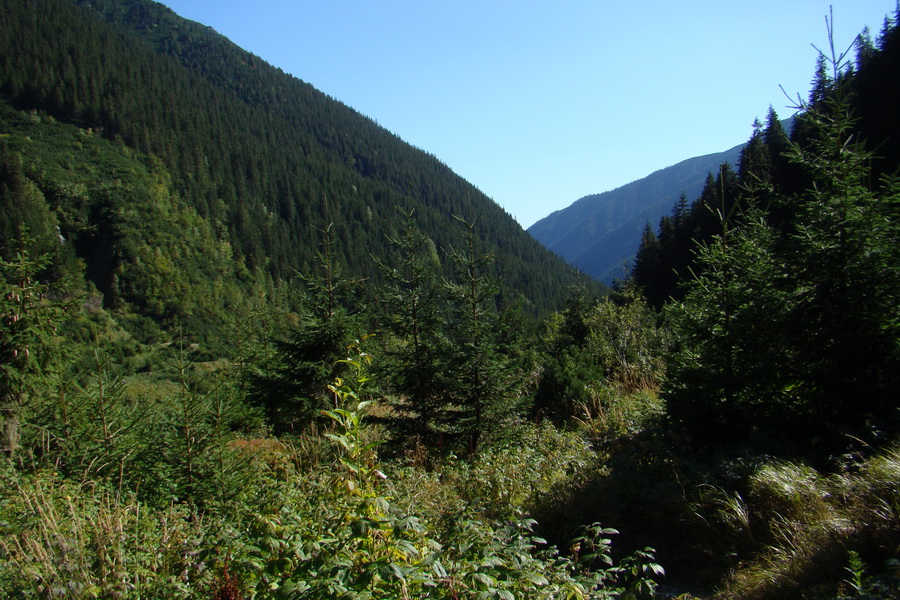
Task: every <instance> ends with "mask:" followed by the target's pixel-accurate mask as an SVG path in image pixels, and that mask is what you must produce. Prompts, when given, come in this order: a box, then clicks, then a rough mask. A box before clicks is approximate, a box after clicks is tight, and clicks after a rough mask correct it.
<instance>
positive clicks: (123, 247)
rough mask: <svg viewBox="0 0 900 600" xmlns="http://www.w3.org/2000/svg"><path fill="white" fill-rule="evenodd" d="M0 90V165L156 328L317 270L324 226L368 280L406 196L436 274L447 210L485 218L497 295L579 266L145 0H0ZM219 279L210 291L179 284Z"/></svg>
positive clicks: (91, 269) (91, 275)
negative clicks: (501, 285) (500, 288)
mask: <svg viewBox="0 0 900 600" xmlns="http://www.w3.org/2000/svg"><path fill="white" fill-rule="evenodd" d="M0 101H2V102H3V103H4V105H6V108H4V110H3V111H2V118H3V121H0V127H2V129H0V131H2V133H3V138H2V139H0V144H3V145H4V146H3V147H4V148H5V150H4V152H6V154H7V158H8V159H9V161H8V162H9V164H10V165H20V166H16V167H14V168H12V167H11V168H10V169H8V170H7V172H6V175H7V176H8V177H10V178H18V179H17V181H20V180H21V183H22V185H23V186H25V187H26V188H27V189H28V190H31V191H30V192H29V194H31V196H29V197H30V198H31V199H32V200H34V202H36V203H37V204H41V203H43V204H41V206H42V207H43V208H42V211H44V212H41V214H46V215H47V219H45V221H46V222H45V223H43V225H52V227H58V228H59V232H60V234H61V235H62V236H63V237H64V238H65V239H66V240H68V241H69V248H71V249H72V252H74V254H75V256H73V257H71V261H70V264H72V265H74V264H78V261H81V262H82V263H83V264H84V272H85V273H86V276H87V278H88V279H89V280H90V282H91V284H92V285H93V286H95V287H96V289H97V290H98V291H99V292H100V294H101V295H102V297H103V303H104V305H106V306H107V307H110V308H118V309H123V308H128V307H131V308H134V309H135V310H136V312H140V313H144V314H146V315H147V316H148V317H149V318H150V319H151V320H153V321H154V322H158V323H163V324H165V325H167V326H168V325H173V324H175V323H176V322H177V323H185V322H196V323H198V325H197V326H198V327H200V326H201V325H200V324H199V323H200V322H201V321H205V322H207V323H209V322H212V321H215V320H216V319H217V318H220V317H221V316H223V315H228V314H231V313H232V312H233V307H230V305H229V302H231V301H238V299H239V298H241V297H246V296H247V295H249V294H251V293H264V294H267V295H269V296H271V295H272V294H274V293H275V290H277V289H278V288H279V286H283V285H286V284H288V283H289V282H292V281H294V280H295V279H296V278H297V275H298V273H299V274H305V273H310V272H311V271H313V270H315V269H316V268H317V265H318V262H317V260H318V259H317V253H318V252H319V250H320V248H321V244H322V240H323V233H322V232H323V231H324V230H326V229H330V234H331V236H332V238H333V241H334V243H335V252H336V262H337V263H338V265H339V266H340V267H342V268H343V269H344V272H345V276H346V277H347V278H349V279H364V280H367V281H368V282H369V283H370V284H377V283H378V282H379V281H380V280H381V274H380V271H379V269H378V267H377V261H382V262H390V260H391V258H392V254H391V253H392V250H391V247H390V244H389V243H388V242H387V236H392V235H396V233H397V232H398V231H399V230H400V229H401V227H402V226H403V218H402V216H401V214H400V212H399V211H398V210H397V208H398V207H400V208H402V209H404V210H408V209H414V210H415V216H416V224H417V226H418V227H419V228H420V229H421V230H422V231H423V232H424V233H425V234H426V235H428V236H430V238H431V241H432V242H433V244H434V247H435V248H436V250H437V256H439V257H441V258H442V259H444V260H442V265H441V267H440V268H441V269H442V270H443V271H444V272H445V273H449V271H450V270H451V266H450V264H449V262H450V261H449V260H446V259H445V257H446V253H447V251H448V250H449V249H450V247H451V246H452V245H454V244H457V245H458V244H461V243H462V242H461V239H462V234H463V232H462V228H461V226H460V225H459V223H458V222H457V221H456V220H455V219H454V218H453V217H454V216H461V217H464V218H466V219H469V220H477V223H478V225H477V228H476V234H477V236H478V242H479V244H480V245H481V250H482V251H483V252H484V253H485V254H491V255H493V256H494V257H495V262H494V263H493V267H492V268H493V269H494V270H495V273H496V274H497V275H502V276H503V278H504V281H505V285H506V287H505V291H504V298H505V299H506V300H508V301H518V300H522V301H524V304H525V306H526V309H527V310H529V311H530V312H533V313H541V312H544V311H547V310H551V309H553V308H556V307H558V306H560V305H561V303H562V301H563V299H564V297H565V296H566V294H567V291H566V290H567V287H568V286H569V285H570V284H572V283H574V282H575V281H576V280H577V279H578V278H579V276H578V274H577V273H576V272H575V270H574V269H572V268H571V267H569V266H568V265H566V264H565V263H564V262H563V261H562V260H560V259H559V258H558V257H556V256H554V255H553V254H552V253H550V252H548V251H547V250H545V249H544V248H543V247H542V246H541V245H540V244H539V243H538V242H537V241H535V240H534V239H533V238H532V237H531V236H529V235H528V234H527V233H526V232H525V231H524V230H523V229H522V228H521V227H520V226H519V225H518V224H517V223H516V222H515V221H514V219H513V218H512V217H511V216H510V215H509V214H507V213H506V212H505V211H504V210H503V209H502V208H501V207H499V206H498V205H497V204H496V203H494V202H493V201H492V200H491V199H489V198H487V197H486V196H485V195H484V194H483V193H481V192H480V191H479V190H477V189H476V188H474V187H473V186H472V185H470V184H469V183H467V182H466V181H465V180H463V179H462V178H460V177H459V176H457V175H456V174H455V173H453V172H452V171H451V170H450V169H449V168H448V167H447V166H446V165H445V164H443V163H442V162H441V161H440V160H438V159H437V158H436V157H434V156H432V155H430V154H428V153H426V152H424V151H422V150H419V149H417V148H414V147H412V146H411V145H409V144H407V143H405V142H404V141H403V140H401V139H400V138H399V137H397V136H396V135H394V134H393V133H391V132H389V131H387V130H385V129H383V128H381V127H380V126H378V125H377V124H376V123H375V122H374V121H372V120H371V119H369V118H367V117H364V116H362V115H360V114H359V113H357V112H356V111H354V110H352V109H351V108H349V107H347V106H346V105H344V104H342V103H341V102H339V101H338V100H335V99H333V98H330V97H328V96H326V95H325V94H323V93H321V92H319V91H318V90H316V89H315V88H313V87H312V86H310V85H309V84H307V83H305V82H303V81H301V80H299V79H297V78H295V77H293V76H290V75H288V74H285V73H284V72H282V71H281V70H279V69H277V68H275V67H273V66H271V65H269V64H267V63H266V62H264V61H262V60H261V59H259V58H258V57H256V56H254V55H253V54H251V53H249V52H247V51H245V50H243V49H241V48H239V47H238V46H236V45H235V44H233V43H232V42H230V41H229V40H228V39H227V38H225V37H223V36H221V35H220V34H218V33H216V32H215V31H214V30H212V29H211V28H209V27H206V26H203V25H201V24H199V23H195V22H192V21H188V20H185V19H183V18H181V17H179V16H178V15H176V14H175V13H174V12H173V11H171V10H170V9H168V8H167V7H165V6H163V5H161V4H158V3H155V2H151V1H148V0H28V1H26V0H7V1H5V2H4V8H3V18H2V19H0ZM48 136H49V137H48ZM54 136H58V137H54ZM36 139H41V140H43V142H42V144H37V143H32V140H36ZM94 159H96V162H92V160H94ZM123 160H125V161H131V163H132V164H128V165H126V164H123V162H122V161H123ZM17 185H18V184H17ZM20 187H21V186H20ZM23 189H25V188H23ZM32 192H33V193H32ZM10 197H11V196H10ZM35 199H36V200H35ZM4 202H5V203H6V204H5V205H4V206H6V205H8V204H9V202H8V200H7V199H6V198H4ZM39 212H40V211H39ZM0 216H2V215H0ZM7 216H8V215H7ZM3 218H4V219H6V221H5V222H6V223H7V224H8V223H12V222H13V221H14V220H15V219H11V218H9V219H8V218H7V217H6V216H4V217H3ZM332 224H333V228H332ZM45 229H46V228H45ZM204 261H206V262H209V261H212V263H214V264H215V266H213V265H212V264H208V265H207V266H206V267H204V268H200V267H199V266H198V265H201V264H204ZM195 267H196V268H195ZM211 281H216V282H218V283H217V284H216V285H217V286H218V287H219V289H220V290H222V291H220V292H219V293H206V292H204V293H202V294H195V293H193V292H192V291H191V290H194V289H195V287H196V286H195V284H199V283H200V282H207V283H208V282H211ZM170 282H174V283H175V285H170V284H169V283H170ZM366 289H367V292H366V293H368V294H369V296H370V299H371V295H372V294H374V293H375V292H374V291H373V290H374V289H375V286H374V285H368V286H366ZM254 290H256V292H254ZM363 301H365V299H363Z"/></svg>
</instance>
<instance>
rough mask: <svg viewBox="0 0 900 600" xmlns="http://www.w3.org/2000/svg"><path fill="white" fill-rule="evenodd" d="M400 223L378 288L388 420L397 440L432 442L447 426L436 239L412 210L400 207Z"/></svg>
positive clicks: (438, 439)
mask: <svg viewBox="0 0 900 600" xmlns="http://www.w3.org/2000/svg"><path fill="white" fill-rule="evenodd" d="M401 213H402V215H403V217H404V229H403V231H402V233H401V234H400V235H397V236H394V237H390V236H389V237H388V240H389V242H390V243H391V245H392V246H393V247H394V248H395V250H396V252H397V266H395V267H391V266H388V265H385V264H383V263H379V267H380V268H381V270H382V272H383V273H384V276H385V278H386V279H387V281H388V284H387V285H386V286H385V287H384V291H383V293H382V294H381V297H382V301H383V302H384V304H385V307H386V320H387V322H386V327H387V330H388V332H389V333H390V334H391V337H390V339H389V340H388V341H387V347H386V351H385V358H384V361H383V364H384V367H383V370H384V373H385V375H386V376H387V377H386V378H385V380H386V381H387V382H389V383H388V386H389V388H390V391H392V392H393V400H392V407H393V409H394V414H393V415H392V416H391V417H389V418H388V422H389V424H390V426H391V428H392V430H393V431H394V434H395V436H396V437H397V438H398V439H399V441H401V442H403V443H406V442H408V441H410V440H417V441H418V442H419V443H421V444H424V447H425V448H435V447H438V446H439V445H440V443H441V437H442V435H443V434H444V433H445V432H446V406H445V402H446V399H445V397H444V394H443V392H442V385H441V357H442V355H443V352H444V346H445V345H446V344H445V342H444V338H443V335H442V333H441V314H440V308H439V302H440V296H439V291H440V290H439V288H438V285H437V283H438V281H437V273H438V268H439V266H440V265H439V258H438V256H437V252H436V250H435V248H434V243H433V242H432V241H431V240H430V239H429V238H428V237H426V236H425V235H423V234H422V233H421V232H420V231H419V230H418V228H417V226H416V223H415V211H414V210H412V209H410V210H408V211H402V210H401Z"/></svg>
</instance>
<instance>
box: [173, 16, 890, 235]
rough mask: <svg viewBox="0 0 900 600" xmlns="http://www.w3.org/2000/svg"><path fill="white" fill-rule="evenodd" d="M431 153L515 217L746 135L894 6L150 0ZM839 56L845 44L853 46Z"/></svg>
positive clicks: (539, 212)
mask: <svg viewBox="0 0 900 600" xmlns="http://www.w3.org/2000/svg"><path fill="white" fill-rule="evenodd" d="M163 4H166V5H167V6H170V7H171V8H172V9H173V10H175V12H177V13H178V14H180V15H181V16H183V17H186V18H188V19H192V20H194V21H199V22H201V23H203V24H205V25H210V26H212V27H214V28H215V29H216V30H217V31H218V32H219V33H221V34H223V35H225V36H227V37H228V38H230V39H231V40H232V41H233V42H235V43H236V44H238V45H239V46H241V47H243V48H244V49H246V50H248V51H250V52H252V53H254V54H256V55H258V56H260V57H262V58H263V59H265V60H266V61H268V62H269V63H271V64H273V65H275V66H277V67H280V68H281V69H283V70H284V71H286V72H288V73H290V74H292V75H294V76H296V77H299V78H300V79H303V80H304V81H307V82H309V83H311V84H312V85H314V86H315V87H316V88H318V89H319V90H321V91H323V92H325V93H326V94H328V95H330V96H332V97H333V98H336V99H338V100H340V101H341V102H344V103H345V104H347V105H349V106H351V107H353V108H355V109H356V110H358V111H359V112H361V113H363V114H364V115H366V116H368V117H370V118H372V119H374V120H375V121H377V122H378V123H379V124H381V125H382V126H383V127H386V128H387V129H389V130H391V131H392V132H394V133H396V134H397V135H399V136H400V137H401V138H402V139H404V140H406V141H407V142H409V143H411V144H413V145H414V146H417V147H419V148H421V149H423V150H426V151H427V152H430V153H431V154H434V155H435V156H437V157H438V158H439V159H440V160H442V161H443V162H444V163H446V164H447V165H448V166H449V167H450V168H451V169H453V170H454V171H455V172H456V173H458V174H459V175H461V176H462V177H464V178H465V179H466V180H468V181H469V182H471V183H472V184H474V185H475V186H476V187H478V188H479V189H481V190H482V191H483V192H484V193H486V194H487V195H488V196H490V197H491V198H493V199H494V200H495V201H496V202H497V203H499V204H500V205H501V206H503V207H504V208H505V209H506V210H507V211H508V212H509V213H510V214H512V215H513V216H514V217H515V218H516V219H517V220H518V221H519V223H521V224H522V226H523V227H529V226H530V225H532V224H533V223H534V222H535V221H537V220H539V219H541V218H543V217H545V216H547V215H548V214H550V213H551V212H553V211H555V210H559V209H561V208H565V207H566V206H568V205H569V204H571V203H572V202H574V201H575V200H578V199H579V198H581V197H582V196H585V195H588V194H596V193H600V192H604V191H607V190H611V189H615V188H617V187H619V186H621V185H624V184H626V183H629V182H631V181H633V180H635V179H639V178H641V177H644V176H645V175H648V174H650V173H651V172H653V171H655V170H657V169H661V168H664V167H667V166H670V165H672V164H675V163H677V162H680V161H681V160H684V159H687V158H691V157H693V156H699V155H703V154H709V153H712V152H721V151H723V150H727V149H728V148H731V147H732V146H735V145H737V144H739V143H741V142H744V141H746V140H747V138H748V137H749V136H750V133H751V125H752V123H753V120H754V118H757V117H758V118H760V120H763V119H764V118H765V115H766V112H767V110H768V107H769V105H772V106H773V107H774V108H775V110H776V111H777V112H778V114H779V116H780V117H782V118H785V117H788V116H790V115H791V114H792V111H791V110H790V109H789V108H787V105H788V104H789V102H788V100H787V98H786V97H785V96H784V94H782V91H781V89H780V88H779V86H783V87H784V89H785V90H787V91H788V92H789V93H790V94H791V95H792V96H796V95H797V94H798V93H799V94H800V95H801V96H803V97H804V98H805V97H806V96H807V95H808V91H809V87H810V81H811V80H812V76H813V72H814V67H815V62H816V51H815V50H814V49H813V48H812V46H811V44H815V45H816V46H818V47H819V48H822V49H823V50H824V49H826V47H827V44H828V37H827V34H826V27H825V16H826V15H827V14H828V13H829V6H833V12H834V24H835V27H834V29H835V46H836V47H837V48H838V49H839V51H842V50H844V49H846V48H847V47H848V46H849V44H850V43H851V42H852V40H853V38H854V37H855V36H856V34H857V33H859V32H860V31H861V30H862V28H863V27H865V26H866V25H868V26H869V27H870V29H871V31H872V37H873V38H875V37H876V36H877V34H878V32H879V31H880V30H881V27H882V24H883V23H884V18H885V16H887V15H889V14H890V15H893V12H894V10H895V8H896V0H753V1H747V0H744V1H737V0H683V1H680V2H677V1H672V0H668V1H660V0H543V1H529V0H450V1H447V0H443V1H437V0H256V1H253V2H250V1H248V0H163ZM851 56H852V52H851Z"/></svg>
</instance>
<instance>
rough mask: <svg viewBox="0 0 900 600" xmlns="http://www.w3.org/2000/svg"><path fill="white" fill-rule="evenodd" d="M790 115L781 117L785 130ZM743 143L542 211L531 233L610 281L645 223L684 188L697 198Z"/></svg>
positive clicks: (666, 209)
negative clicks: (545, 212)
mask: <svg viewBox="0 0 900 600" xmlns="http://www.w3.org/2000/svg"><path fill="white" fill-rule="evenodd" d="M789 121H790V119H788V120H786V121H784V122H783V123H782V124H783V125H784V127H785V129H786V130H787V131H790V127H791V124H790V122H789ZM743 147H744V144H739V145H737V146H735V147H733V148H731V149H729V150H726V151H725V152H718V153H715V154H707V155H705V156H697V157H694V158H689V159H687V160H684V161H682V162H680V163H678V164H676V165H673V166H671V167H666V168H665V169H660V170H659V171H656V172H654V173H651V174H650V175H648V176H646V177H644V178H643V179H639V180H637V181H633V182H631V183H629V184H626V185H623V186H622V187H620V188H617V189H615V190H611V191H608V192H603V193H602V194H592V195H590V196H585V197H584V198H581V199H580V200H578V201H576V202H574V203H573V204H572V205H570V206H569V207H567V208H564V209H562V210H558V211H556V212H554V213H553V214H551V215H549V216H547V217H544V218H543V219H541V220H540V221H538V222H537V223H535V224H534V225H532V226H531V227H530V228H529V229H528V233H530V234H531V235H532V236H534V238H535V239H536V240H538V241H539V242H540V243H541V244H543V245H544V246H545V247H547V248H548V249H549V250H552V251H553V252H555V253H556V254H558V255H559V256H561V257H562V258H563V259H565V260H566V261H567V262H568V263H569V264H571V265H573V266H575V267H577V268H578V269H580V270H581V271H583V272H584V273H586V274H588V275H590V276H591V277H594V278H595V279H598V280H600V281H602V282H604V283H610V282H612V280H613V279H615V278H616V277H623V276H625V275H626V274H627V273H628V268H629V262H630V260H631V258H632V257H633V256H634V253H635V252H636V251H637V248H638V246H639V245H640V241H641V231H642V229H643V227H644V225H645V224H646V223H650V225H651V226H653V227H655V226H656V224H657V223H658V222H659V219H660V218H661V217H663V216H664V215H667V214H670V213H671V211H672V208H673V206H674V205H675V203H676V202H677V201H678V199H679V197H680V196H681V194H682V193H683V194H684V195H685V196H686V197H687V199H688V202H690V201H692V200H694V199H695V198H696V197H697V196H699V195H700V192H701V190H702V189H703V184H704V182H705V181H706V176H707V175H708V174H709V173H711V172H715V171H716V170H717V169H718V167H719V165H720V164H722V163H726V162H727V163H729V164H731V165H734V166H736V164H737V161H738V158H739V157H740V154H741V149H742V148H743Z"/></svg>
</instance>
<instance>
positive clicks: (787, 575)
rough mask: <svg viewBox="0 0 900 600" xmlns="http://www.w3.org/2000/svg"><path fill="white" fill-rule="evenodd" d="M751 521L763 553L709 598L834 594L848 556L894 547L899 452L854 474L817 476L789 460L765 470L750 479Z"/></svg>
mask: <svg viewBox="0 0 900 600" xmlns="http://www.w3.org/2000/svg"><path fill="white" fill-rule="evenodd" d="M748 503H749V504H750V507H751V516H750V519H751V520H752V521H753V522H754V524H755V525H754V531H755V533H756V535H757V536H759V537H760V538H761V539H762V540H764V542H765V549H764V550H763V551H762V552H761V553H759V554H758V555H757V556H756V557H755V558H754V559H753V560H752V561H750V562H748V563H746V564H744V565H742V566H741V568H739V569H737V570H736V571H735V572H734V573H733V574H732V575H731V576H730V578H729V579H728V580H727V581H726V582H725V585H724V586H723V587H722V589H721V591H720V592H719V593H718V594H716V596H715V598H716V600H737V599H742V600H753V599H760V600H761V599H770V598H778V599H782V598H810V597H835V594H836V593H837V591H836V586H837V585H838V584H839V583H840V582H841V581H842V580H843V579H845V578H846V577H847V566H848V560H849V556H850V552H858V553H859V554H862V555H866V556H870V557H876V558H877V557H880V558H879V559H878V562H876V563H875V564H873V566H874V567H875V569H876V570H880V569H881V563H882V562H883V561H884V560H885V559H887V558H889V557H890V556H891V555H892V553H893V554H894V555H896V553H897V551H898V543H900V510H898V509H900V451H898V450H896V449H895V450H892V451H889V452H887V453H885V454H882V455H880V456H878V457H875V458H873V459H871V460H870V461H868V462H867V463H865V464H864V465H862V466H861V468H860V469H859V471H857V472H853V473H842V474H839V475H833V476H822V475H820V474H819V473H817V472H816V471H814V470H813V469H811V468H809V467H807V466H805V465H799V464H794V463H784V462H782V463H773V464H769V465H766V466H764V467H762V468H760V469H759V470H757V472H756V473H755V474H754V475H753V477H752V478H751V480H750V498H749V499H748Z"/></svg>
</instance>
